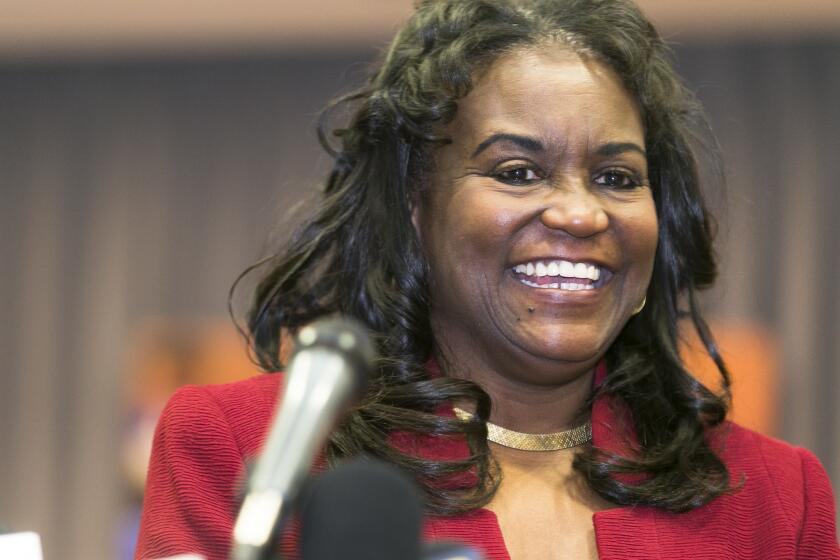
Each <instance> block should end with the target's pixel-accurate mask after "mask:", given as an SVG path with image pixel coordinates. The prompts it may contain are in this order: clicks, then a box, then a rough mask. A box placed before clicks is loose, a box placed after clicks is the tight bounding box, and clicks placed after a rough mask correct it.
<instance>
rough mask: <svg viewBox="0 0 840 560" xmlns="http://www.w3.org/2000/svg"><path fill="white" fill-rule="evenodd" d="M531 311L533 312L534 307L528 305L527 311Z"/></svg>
mask: <svg viewBox="0 0 840 560" xmlns="http://www.w3.org/2000/svg"><path fill="white" fill-rule="evenodd" d="M533 312H534V308H533V307H531V306H530V305H529V306H528V313H533Z"/></svg>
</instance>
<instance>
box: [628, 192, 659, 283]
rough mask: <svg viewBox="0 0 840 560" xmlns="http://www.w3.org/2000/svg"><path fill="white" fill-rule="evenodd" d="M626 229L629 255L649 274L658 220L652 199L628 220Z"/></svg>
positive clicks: (653, 256) (651, 267)
mask: <svg viewBox="0 0 840 560" xmlns="http://www.w3.org/2000/svg"><path fill="white" fill-rule="evenodd" d="M627 230H628V231H627V239H628V240H629V243H630V251H629V252H630V254H631V257H632V258H633V259H634V260H635V261H636V262H638V263H639V264H640V265H644V267H643V268H644V270H645V271H646V273H647V274H650V272H651V271H652V270H653V261H654V258H655V256H656V248H657V245H658V244H659V222H658V220H657V217H656V208H655V206H654V204H653V200H652V199H651V200H650V202H649V204H646V205H645V206H644V207H643V208H642V209H641V211H640V212H639V213H638V215H637V216H635V217H634V218H633V219H631V220H630V221H629V226H628V228H627Z"/></svg>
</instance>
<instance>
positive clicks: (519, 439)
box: [453, 407, 592, 451]
mask: <svg viewBox="0 0 840 560" xmlns="http://www.w3.org/2000/svg"><path fill="white" fill-rule="evenodd" d="M453 410H454V412H455V416H456V417H457V418H458V420H463V421H465V422H467V421H469V420H471V419H472V417H473V415H472V413H470V412H467V411H466V410H462V409H460V408H458V407H454V408H453ZM591 439H592V422H591V421H590V420H587V421H586V423H585V424H582V425H580V426H578V427H576V428H572V429H571V430H566V431H563V432H556V433H553V434H526V433H523V432H515V431H513V430H508V429H507V428H502V427H501V426H497V425H496V424H492V423H490V422H487V441H492V442H493V443H498V444H499V445H503V446H505V447H509V448H511V449H518V450H520V451H559V450H560V449H569V448H570V447H577V446H578V445H583V444H584V443H588V442H589V441H590V440H591Z"/></svg>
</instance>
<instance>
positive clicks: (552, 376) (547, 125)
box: [413, 47, 658, 384]
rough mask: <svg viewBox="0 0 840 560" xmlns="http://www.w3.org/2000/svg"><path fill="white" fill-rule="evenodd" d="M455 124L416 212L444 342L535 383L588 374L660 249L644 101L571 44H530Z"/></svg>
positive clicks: (634, 303) (463, 106) (483, 84)
mask: <svg viewBox="0 0 840 560" xmlns="http://www.w3.org/2000/svg"><path fill="white" fill-rule="evenodd" d="M447 133H448V135H449V136H450V138H451V139H452V143H451V144H449V145H447V146H444V147H442V148H440V149H439V150H438V152H437V153H436V156H435V165H434V169H433V171H432V174H431V177H430V181H429V188H428V191H427V192H425V193H423V195H422V196H421V199H420V200H419V201H418V203H417V204H416V205H415V207H414V211H413V220H414V225H415V227H416V228H417V231H418V233H419V235H420V238H421V242H422V245H423V249H424V252H425V255H426V258H427V259H428V262H429V266H430V271H431V272H430V274H431V277H430V285H431V294H432V300H433V302H432V309H431V317H432V328H433V331H434V334H435V339H436V340H437V342H438V344H439V345H440V346H441V348H442V349H443V350H444V352H445V353H446V354H448V355H449V356H448V357H457V358H459V359H461V360H468V361H469V362H470V366H471V367H478V368H483V367H489V368H497V369H498V368H502V369H506V370H508V371H515V372H516V375H518V376H520V377H521V378H522V380H527V381H529V382H533V383H539V384H552V383H557V382H563V381H564V379H567V378H568V377H569V376H570V375H574V374H575V372H577V373H580V372H582V371H588V369H589V368H591V367H592V366H594V364H595V363H596V362H597V361H598V360H599V359H600V358H601V357H602V356H603V355H604V353H605V352H606V350H607V348H608V347H609V345H610V344H611V343H612V342H613V340H614V339H615V337H616V336H617V335H618V333H619V331H620V330H621V328H622V327H623V326H624V324H625V323H626V322H627V320H628V319H629V318H630V316H631V315H632V314H633V311H634V309H635V308H637V307H638V305H639V304H640V302H641V301H642V299H643V298H644V297H645V291H646V289H647V286H648V283H649V280H650V276H651V271H652V268H653V260H654V254H655V252H656V244H657V231H658V230H657V218H656V210H655V207H654V202H653V197H652V194H651V189H650V186H649V183H648V174H647V173H648V170H647V160H646V157H645V143H644V131H643V128H642V122H641V117H640V115H639V110H638V107H637V105H636V103H635V101H634V99H633V98H632V97H631V96H630V95H629V94H628V93H627V92H626V91H625V89H624V88H623V86H622V84H621V83H620V80H619V78H618V77H617V76H616V75H615V74H614V73H613V72H612V70H610V69H609V68H608V67H607V66H605V65H603V64H601V63H598V62H594V61H591V60H588V59H582V58H581V57H580V56H578V55H576V54H574V53H572V52H571V51H569V50H568V49H565V48H563V47H556V48H546V49H543V50H525V51H519V52H515V53H512V54H508V55H505V56H503V57H500V58H499V59H498V60H496V62H495V63H494V64H493V65H491V66H490V67H489V68H488V69H487V70H486V71H485V72H483V73H482V74H481V75H480V78H479V79H478V80H477V82H476V83H475V85H474V88H473V90H472V91H471V92H470V94H469V95H468V96H467V97H465V98H464V99H462V100H461V102H460V103H459V105H458V112H457V115H456V118H455V119H454V121H453V122H451V123H450V124H449V125H448V127H447ZM481 362H483V363H481Z"/></svg>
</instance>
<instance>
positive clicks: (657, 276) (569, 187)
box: [138, 0, 840, 560]
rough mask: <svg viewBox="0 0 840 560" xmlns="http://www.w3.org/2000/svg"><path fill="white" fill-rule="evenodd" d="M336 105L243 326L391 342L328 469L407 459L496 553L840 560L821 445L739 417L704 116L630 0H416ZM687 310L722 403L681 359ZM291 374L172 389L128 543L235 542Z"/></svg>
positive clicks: (270, 350)
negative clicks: (700, 301)
mask: <svg viewBox="0 0 840 560" xmlns="http://www.w3.org/2000/svg"><path fill="white" fill-rule="evenodd" d="M340 103H348V104H354V105H355V108H354V113H353V117H352V119H351V121H350V123H349V124H348V126H347V127H346V128H343V129H340V130H338V131H336V136H337V137H338V138H339V140H340V141H339V145H338V146H337V147H332V146H330V144H329V143H328V142H327V141H326V138H327V135H326V133H325V132H323V133H322V134H323V138H324V139H325V141H324V145H325V148H326V149H327V150H328V151H329V152H330V153H331V154H332V155H333V156H334V157H335V163H334V166H333V169H332V171H331V173H330V175H329V177H328V179H327V182H326V189H325V196H324V199H323V202H322V204H321V206H320V207H319V209H318V211H317V213H316V214H315V215H314V216H312V217H311V218H310V219H308V220H307V221H306V222H305V223H304V224H303V226H302V227H301V229H300V230H299V231H298V232H297V233H296V234H295V235H294V237H293V238H292V239H291V240H290V241H289V243H288V245H286V246H285V247H284V248H283V249H282V250H281V251H280V252H279V253H278V254H277V255H276V257H274V258H273V259H271V260H270V266H271V268H270V270H268V271H267V272H266V273H264V275H263V277H262V279H261V282H260V284H259V286H258V289H257V291H256V294H255V296H254V302H253V308H252V310H251V313H250V315H249V317H248V327H249V330H250V334H251V342H252V344H253V348H254V351H255V354H256V355H257V356H258V358H259V359H260V360H261V362H262V364H263V366H264V367H265V369H267V370H269V371H278V370H281V369H282V364H281V363H280V356H281V355H283V353H282V352H281V348H280V344H281V342H282V341H283V340H287V338H286V337H285V336H284V333H288V332H294V331H296V330H298V329H300V328H301V327H302V326H303V325H306V324H307V323H309V322H310V321H312V320H314V319H316V318H319V317H322V316H325V315H330V314H336V313H340V314H346V315H350V316H353V317H356V318H358V319H360V320H361V321H363V322H364V323H365V324H366V326H367V327H368V328H369V330H370V331H371V332H372V333H373V334H374V335H375V337H376V340H377V344H378V350H379V353H380V360H379V362H378V369H377V371H376V372H374V375H373V381H372V386H371V388H370V390H369V393H368V395H367V398H366V399H365V400H364V401H363V402H362V403H361V405H360V406H358V407H357V408H356V409H354V410H353V411H352V412H351V414H350V415H349V416H348V418H346V420H345V421H344V422H343V423H342V424H341V425H340V426H338V428H337V429H336V431H335V432H334V433H333V434H332V436H331V438H330V440H329V443H328V445H327V447H326V450H325V456H326V459H327V462H328V463H329V464H331V465H333V464H335V463H336V462H338V461H339V460H341V459H343V458H346V457H349V456H353V455H359V454H368V455H372V456H375V457H379V458H382V459H385V460H386V461H389V462H391V463H393V464H396V465H397V466H399V467H401V468H403V469H404V470H406V471H407V472H408V473H410V474H411V475H412V476H414V477H415V479H416V480H417V482H418V484H419V485H420V486H421V487H422V489H423V490H424V493H425V498H426V509H427V512H428V519H427V522H426V534H427V535H428V536H430V537H437V538H454V539H458V540H464V541H467V542H468V543H469V544H471V545H474V546H475V547H477V548H479V549H480V550H481V551H482V552H483V553H484V554H485V555H486V556H487V558H489V559H508V558H513V559H516V560H520V559H524V558H540V559H541V560H544V559H554V558H557V559H559V558H586V559H592V558H601V559H610V558H614V559H618V558H639V559H641V558H645V559H649V558H663V559H664V558H672V557H681V558H715V559H720V558H741V559H743V558H767V557H771V556H772V557H773V558H805V557H808V558H817V557H819V558H837V557H840V554H838V549H837V543H836V536H835V531H834V512H833V499H832V497H831V488H830V486H829V484H828V481H827V478H826V475H825V472H824V471H823V469H822V467H821V466H820V465H819V463H818V461H817V460H816V459H815V458H814V457H813V455H811V454H810V453H809V452H807V451H805V450H802V449H795V448H793V447H791V446H788V445H787V444H784V443H781V442H777V441H774V440H770V439H768V438H764V437H762V436H759V435H757V434H755V433H752V432H750V431H748V430H745V429H743V428H741V427H739V426H737V425H735V424H732V423H728V422H726V421H725V417H726V412H727V405H728V397H729V395H728V388H729V378H728V374H727V371H726V369H725V367H724V364H723V363H722V361H721V360H720V358H719V356H718V354H717V351H716V349H715V345H714V343H713V340H712V336H711V334H710V332H709V330H708V328H707V327H706V324H705V323H704V321H703V318H702V316H701V314H700V311H699V308H698V305H697V301H696V294H697V291H698V290H700V289H702V288H705V287H708V286H709V285H710V284H711V283H712V281H713V280H714V278H715V275H716V268H715V261H714V258H713V252H712V233H711V227H710V222H711V217H710V216H709V215H708V212H707V211H706V208H705V206H704V203H703V198H702V196H701V189H700V184H699V183H700V181H699V177H698V171H697V163H696V158H695V154H694V151H693V150H692V148H691V142H690V140H691V138H693V136H694V134H695V131H696V130H698V128H700V129H702V128H703V127H704V126H705V125H704V121H703V118H702V113H701V112H700V110H699V108H698V106H697V104H696V103H695V102H694V101H693V98H692V96H691V95H690V93H689V92H688V91H686V90H685V88H684V87H683V86H682V85H681V83H680V81H679V79H678V78H677V76H676V75H675V73H674V71H673V69H672V67H671V65H670V64H669V62H668V53H667V50H666V48H665V46H664V45H663V42H662V41H661V39H660V38H659V36H658V35H657V33H656V31H655V30H654V28H653V27H652V26H651V25H650V23H649V22H647V20H645V18H644V17H643V16H642V14H641V13H640V12H639V11H638V10H637V9H636V8H635V7H634V6H633V5H632V4H631V3H630V2H629V1H626V0H531V1H525V0H522V1H515V0H427V1H424V2H421V3H420V4H419V6H418V8H417V11H416V13H415V14H414V16H413V17H412V19H411V20H410V21H409V22H408V24H407V25H406V26H405V28H404V29H403V30H401V31H400V33H399V34H398V35H397V37H396V38H395V40H394V42H393V44H392V45H391V48H390V50H389V51H388V53H387V55H386V56H385V58H384V60H383V62H382V64H381V66H380V67H379V69H378V70H377V71H376V73H375V74H374V76H373V77H372V78H371V80H370V83H369V84H368V85H367V86H366V87H364V88H363V89H362V90H360V91H358V92H356V93H354V94H352V95H349V96H347V97H346V98H344V99H342V100H341V101H340ZM686 316H687V317H688V318H690V320H691V321H692V323H693V325H694V327H695V329H696V331H697V333H698V335H699V338H700V339H701V340H702V342H703V344H704V345H705V348H706V350H707V352H708V353H709V355H710V356H711V357H712V358H713V360H714V361H715V363H716V364H717V367H718V369H719V372H720V376H721V378H722V387H723V393H722V394H715V393H713V392H711V391H710V390H709V389H707V388H706V387H704V386H703V385H701V384H700V383H699V382H698V381H697V380H696V379H695V378H694V377H693V376H692V375H691V373H690V372H689V371H687V370H686V368H685V367H684V365H683V363H682V361H681V359H680V356H679V353H678V351H677V347H678V340H677V336H678V328H677V323H678V320H679V319H680V318H682V317H686ZM281 380H282V375H273V376H265V377H262V378H260V379H257V380H252V381H248V382H245V383H238V384H233V385H229V386H225V387H222V388H206V389H190V390H187V391H185V392H182V393H180V394H178V395H176V396H175V397H174V398H173V399H172V401H171V403H170V405H169V407H168V412H167V413H165V414H164V416H163V419H162V421H161V425H160V427H159V431H158V437H157V443H156V448H155V452H154V455H153V460H152V466H151V470H150V474H149V487H148V490H147V495H146V505H145V513H144V522H143V530H142V533H141V538H140V548H139V550H138V557H140V558H146V557H151V556H155V555H164V554H174V553H177V552H189V551H196V550H198V551H201V552H204V553H205V554H206V555H208V556H209V557H211V558H220V559H221V558H225V557H226V555H227V547H228V546H229V543H230V531H231V526H232V522H233V515H234V513H235V511H236V505H235V502H236V482H237V480H238V478H239V477H241V475H242V472H243V469H244V466H243V465H244V463H245V461H246V460H248V459H250V458H252V457H253V456H254V455H255V454H256V453H257V452H258V450H259V447H260V445H261V443H262V441H263V440H264V437H265V432H266V427H267V424H268V422H269V418H270V417H271V414H272V406H273V404H272V403H273V399H272V396H273V395H274V393H275V392H276V391H277V390H278V387H279V385H280V384H281V383H282V381H281ZM199 426H200V427H201V428H200V429H199V430H198V434H199V435H198V436H197V435H196V433H197V432H196V430H197V429H198V427H199ZM806 496H807V500H806ZM631 506H632V507H631ZM294 540H295V539H294V535H292V534H287V535H286V536H285V537H284V540H283V542H284V551H285V552H286V553H287V554H293V553H294V550H295V546H294Z"/></svg>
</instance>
